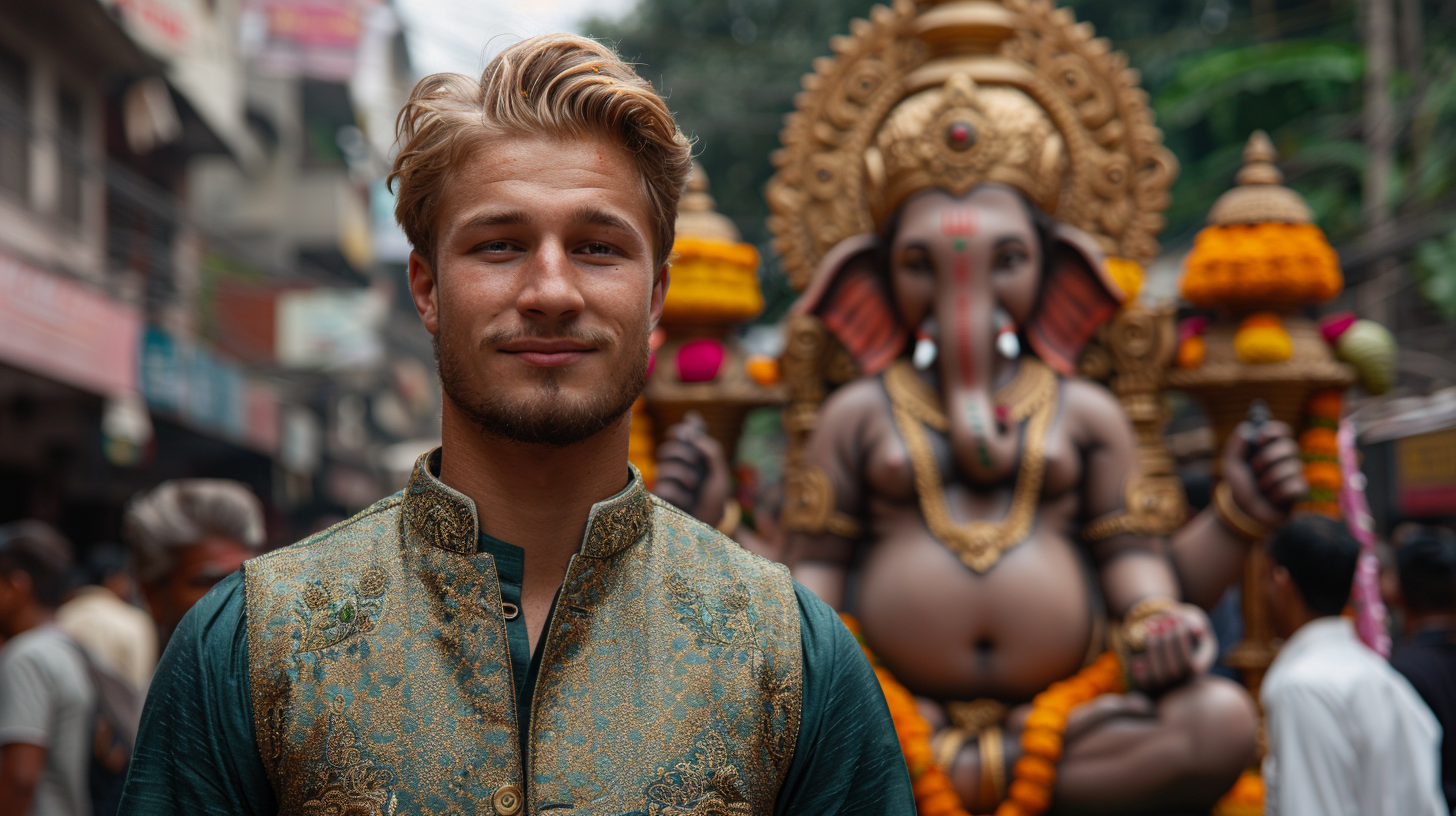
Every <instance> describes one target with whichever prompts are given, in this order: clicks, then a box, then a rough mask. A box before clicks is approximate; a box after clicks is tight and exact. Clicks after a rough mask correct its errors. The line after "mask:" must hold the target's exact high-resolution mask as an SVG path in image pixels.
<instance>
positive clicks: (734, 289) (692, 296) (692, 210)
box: [662, 162, 763, 324]
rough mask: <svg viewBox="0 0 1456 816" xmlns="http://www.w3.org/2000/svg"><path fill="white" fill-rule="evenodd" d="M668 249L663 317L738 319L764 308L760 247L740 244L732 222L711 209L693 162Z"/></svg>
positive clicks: (705, 181)
mask: <svg viewBox="0 0 1456 816" xmlns="http://www.w3.org/2000/svg"><path fill="white" fill-rule="evenodd" d="M672 250H673V253H672V278H671V280H670V282H669V285H668V287H667V298H666V300H665V301H664V303H663V306H662V319H663V321H664V322H666V323H696V324H702V323H714V324H722V323H740V322H742V321H745V320H751V319H753V318H755V317H757V316H758V314H759V313H760V312H762V311H763V292H762V291H761V290H760V289H759V286H758V264H759V260H760V258H759V255H758V250H757V249H756V248H754V246H753V245H752V244H746V243H743V242H742V241H741V240H740V236H739V233H738V228H737V227H735V226H733V222H732V221H730V220H729V219H728V218H727V217H726V216H724V215H723V214H721V213H719V212H717V211H716V210H715V209H714V202H713V197H712V196H710V195H708V177H707V175H706V174H704V173H703V168H702V166H701V165H699V164H698V163H697V162H693V172H692V175H691V176H689V177H688V189H687V192H686V193H684V194H683V197H682V202H681V203H680V204H679V205H678V217H677V240H676V241H675V242H674V243H673V246H672Z"/></svg>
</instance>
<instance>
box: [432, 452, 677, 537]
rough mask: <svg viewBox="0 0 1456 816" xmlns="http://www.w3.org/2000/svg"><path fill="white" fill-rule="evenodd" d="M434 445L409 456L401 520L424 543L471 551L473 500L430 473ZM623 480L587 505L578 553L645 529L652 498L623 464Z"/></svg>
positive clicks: (476, 529) (436, 462) (435, 467)
mask: <svg viewBox="0 0 1456 816" xmlns="http://www.w3.org/2000/svg"><path fill="white" fill-rule="evenodd" d="M440 451H441V449H440V448H435V449H434V450H432V451H430V452H428V453H425V454H423V455H421V456H420V458H419V459H417V460H415V469H414V473H413V474H412V475H411V476H410V481H409V486H408V487H407V488H405V491H404V524H405V526H406V527H407V529H408V530H410V531H413V533H414V535H415V536H416V537H417V538H418V540H419V541H420V542H422V543H423V544H424V545H426V546H430V547H435V548H436V549H441V550H446V551H449V552H453V553H459V554H461V555H474V554H475V553H476V550H477V543H478V541H479V538H480V522H479V520H478V518H477V515H476V509H475V502H474V501H471V499H470V497H468V496H466V495H465V494H464V493H461V492H460V491H458V490H456V489H454V488H452V487H450V486H449V485H447V484H445V483H444V482H442V481H440V478H439V477H438V476H436V475H435V474H436V473H437V472H439V470H440ZM627 468H628V472H629V474H630V479H629V481H628V482H627V486H626V487H625V488H623V489H622V490H621V492H619V493H617V494H616V495H615V496H612V497H611V498H609V499H605V500H603V501H599V502H597V503H596V504H594V505H592V508H591V512H590V513H589V514H588V515H587V520H586V534H585V536H584V537H583V539H582V544H581V554H582V555H585V556H588V557H591V558H607V557H610V556H612V555H615V554H616V553H618V552H620V551H621V550H622V549H624V548H626V547H627V546H629V545H631V544H633V543H635V542H636V541H637V540H638V539H640V538H641V537H642V536H643V534H645V533H646V532H647V526H648V521H649V519H650V517H651V514H652V502H651V499H650V498H649V496H648V493H647V488H646V486H645V485H644V484H643V482H642V474H641V473H639V472H638V471H637V468H635V467H633V466H632V465H631V463H628V465H627Z"/></svg>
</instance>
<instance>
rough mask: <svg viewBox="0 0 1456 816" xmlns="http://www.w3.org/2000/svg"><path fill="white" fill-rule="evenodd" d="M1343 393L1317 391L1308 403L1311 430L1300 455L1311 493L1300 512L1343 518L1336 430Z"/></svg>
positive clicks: (1302, 437)
mask: <svg viewBox="0 0 1456 816" xmlns="http://www.w3.org/2000/svg"><path fill="white" fill-rule="evenodd" d="M1344 400H1345V395H1344V392H1342V391H1340V390H1338V389H1334V388H1331V389H1328V390H1324V391H1317V392H1315V394H1314V395H1313V396H1311V397H1310V398H1309V401H1308V402H1306V403H1305V407H1304V412H1305V416H1306V418H1307V423H1308V429H1307V430H1306V431H1305V432H1304V433H1302V434H1300V435H1299V452H1300V456H1301V457H1302V458H1303V459H1304V480H1305V481H1306V482H1309V493H1308V494H1307V495H1306V496H1305V497H1304V498H1303V499H1302V500H1300V502H1299V503H1298V504H1297V505H1295V508H1294V509H1295V512H1297V513H1315V514H1318V515H1321V516H1329V517H1330V518H1336V519H1337V518H1340V517H1341V513H1340V501H1339V495H1340V488H1341V487H1343V486H1344V484H1345V478H1344V474H1343V473H1342V472H1341V470H1340V462H1339V452H1340V449H1339V445H1338V443H1337V441H1336V436H1335V428H1336V427H1337V426H1338V425H1339V422H1340V413H1341V412H1342V411H1343V409H1344Z"/></svg>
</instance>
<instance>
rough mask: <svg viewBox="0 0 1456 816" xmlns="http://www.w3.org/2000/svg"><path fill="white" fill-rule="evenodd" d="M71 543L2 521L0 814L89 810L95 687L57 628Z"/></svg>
mask: <svg viewBox="0 0 1456 816" xmlns="http://www.w3.org/2000/svg"><path fill="white" fill-rule="evenodd" d="M70 569H71V545H70V543H69V542H68V541H66V540H65V539H64V538H62V537H61V534H60V533H58V532H56V531H55V530H54V529H52V528H51V527H50V526H49V525H47V524H45V523H43V522H39V521H16V522H11V523H10V524H6V525H4V526H0V633H3V634H4V636H5V638H6V639H7V640H6V643H5V648H3V649H0V812H3V813H5V814H15V815H16V816H19V815H20V814H27V815H28V816H83V814H85V816H89V815H90V813H91V799H90V795H89V788H88V784H87V771H88V767H89V766H88V763H89V762H90V758H91V741H92V721H91V716H92V707H93V705H94V704H95V692H94V690H93V689H92V686H91V681H90V679H89V677H88V675H87V670H86V664H85V662H84V659H83V658H82V656H81V653H80V651H79V649H80V647H78V646H77V645H76V644H75V643H74V642H73V641H71V640H70V639H69V638H67V637H66V635H65V634H64V633H62V632H61V630H60V629H59V628H58V627H57V626H56V625H55V623H54V620H55V614H56V607H58V606H60V603H61V596H62V595H63V594H64V592H65V590H66V580H67V574H68V573H69V571H70Z"/></svg>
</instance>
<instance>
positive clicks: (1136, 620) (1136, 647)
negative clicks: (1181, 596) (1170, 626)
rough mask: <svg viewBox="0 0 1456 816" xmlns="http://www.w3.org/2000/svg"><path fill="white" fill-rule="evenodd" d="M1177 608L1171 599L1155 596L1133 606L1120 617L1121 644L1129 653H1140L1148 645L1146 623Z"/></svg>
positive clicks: (1176, 604) (1176, 603)
mask: <svg viewBox="0 0 1456 816" xmlns="http://www.w3.org/2000/svg"><path fill="white" fill-rule="evenodd" d="M1177 607H1178V602H1177V601H1175V600H1173V599H1172V598H1169V597H1166V596H1163V595H1155V596H1153V597H1151V598H1143V599H1142V600H1141V601H1138V602H1137V603H1135V604H1133V605H1132V606H1131V607H1129V608H1128V610H1127V612H1125V613H1123V616H1122V637H1121V640H1122V643H1123V645H1124V646H1125V647H1126V648H1127V650H1128V651H1130V652H1140V651H1142V650H1143V649H1144V648H1146V647H1147V644H1148V629H1147V623H1148V621H1150V620H1152V619H1153V618H1156V617H1157V616H1159V615H1162V614H1165V613H1167V612H1171V611H1172V610H1174V609H1176V608H1177Z"/></svg>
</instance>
